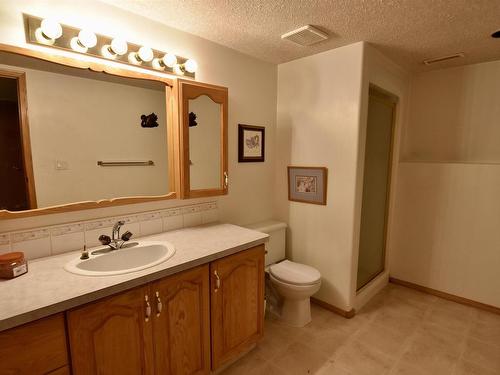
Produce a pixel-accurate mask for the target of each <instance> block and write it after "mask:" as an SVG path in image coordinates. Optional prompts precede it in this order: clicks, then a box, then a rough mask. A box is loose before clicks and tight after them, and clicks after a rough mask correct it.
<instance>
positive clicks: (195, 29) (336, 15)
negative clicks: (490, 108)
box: [103, 0, 500, 71]
mask: <svg viewBox="0 0 500 375" xmlns="http://www.w3.org/2000/svg"><path fill="white" fill-rule="evenodd" d="M103 1H104V2H106V3H109V4H112V5H115V6H117V7H119V8H122V9H124V10H127V11H130V12H132V13H136V14H139V15H141V16H144V17H147V18H151V19H154V20H156V21H159V22H161V23H164V24H166V25H168V26H171V27H174V28H176V29H180V30H183V31H186V32H189V33H192V34H195V35H198V36H200V37H203V38H205V39H208V40H211V41H214V42H216V43H219V44H222V45H224V46H227V47H230V48H233V49H235V50H238V51H240V52H243V53H246V54H248V55H252V56H254V57H256V58H259V59H261V60H265V61H269V62H273V63H283V62H286V61H290V60H294V59H297V58H299V57H303V56H308V55H313V54H315V53H318V52H322V51H326V50H329V49H332V48H337V47H340V46H343V45H346V44H351V43H354V42H359V41H367V42H370V43H372V44H373V45H375V46H376V47H377V48H378V49H379V50H380V51H382V52H383V53H385V54H386V55H387V56H388V57H390V58H391V59H393V60H394V61H395V62H397V63H398V64H400V65H402V66H404V67H406V68H407V69H409V70H412V71H416V70H426V69H429V68H427V67H425V66H424V65H423V64H422V60H424V59H426V58H432V57H439V56H443V55H449V54H452V53H455V52H464V53H465V55H466V57H465V58H463V59H458V60H456V61H449V62H443V63H438V64H435V65H433V66H432V68H436V67H445V66H454V65H463V64H470V63H475V62H482V61H489V60H495V59H500V39H493V38H491V37H490V34H491V33H492V32H493V31H496V30H499V29H500V0H399V1H398V0H309V1H306V0H302V1H301V0H267V1H266V0H103ZM305 24H311V25H314V26H317V27H319V28H320V29H322V30H324V31H327V32H328V33H329V34H330V39H329V40H327V41H325V42H321V43H319V44H317V45H313V46H309V47H303V46H299V45H295V44H293V43H292V42H289V41H282V40H281V38H280V36H281V34H284V33H286V32H288V31H291V30H293V29H295V28H297V27H300V26H303V25H305Z"/></svg>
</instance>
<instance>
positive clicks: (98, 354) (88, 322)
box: [67, 286, 154, 375]
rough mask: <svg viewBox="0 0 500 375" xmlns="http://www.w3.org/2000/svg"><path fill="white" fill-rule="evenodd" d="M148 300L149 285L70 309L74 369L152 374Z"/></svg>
mask: <svg viewBox="0 0 500 375" xmlns="http://www.w3.org/2000/svg"><path fill="white" fill-rule="evenodd" d="M146 299H147V300H146ZM148 302H150V296H149V287H147V286H145V287H139V288H135V289H132V290H130V291H128V292H124V293H121V294H118V295H116V296H112V297H109V298H105V299H103V300H100V301H98V302H94V303H91V304H88V305H85V306H83V307H78V308H76V309H74V310H70V311H69V312H68V313H67V320H68V333H69V343H70V349H71V361H72V368H73V372H72V373H73V374H74V375H80V374H82V375H91V374H100V375H108V374H109V375H115V374H120V375H150V374H153V373H154V367H153V366H154V364H153V358H154V351H153V340H152V317H151V315H150V312H151V310H150V309H148ZM150 306H151V305H149V307H150Z"/></svg>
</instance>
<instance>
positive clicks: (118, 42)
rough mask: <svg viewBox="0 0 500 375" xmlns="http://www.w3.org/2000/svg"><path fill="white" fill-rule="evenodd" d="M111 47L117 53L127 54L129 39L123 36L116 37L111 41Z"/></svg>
mask: <svg viewBox="0 0 500 375" xmlns="http://www.w3.org/2000/svg"><path fill="white" fill-rule="evenodd" d="M111 49H112V51H113V52H114V53H115V54H117V55H120V56H121V55H125V54H126V53H127V51H128V45H127V41H126V40H125V39H122V38H114V39H113V40H112V41H111Z"/></svg>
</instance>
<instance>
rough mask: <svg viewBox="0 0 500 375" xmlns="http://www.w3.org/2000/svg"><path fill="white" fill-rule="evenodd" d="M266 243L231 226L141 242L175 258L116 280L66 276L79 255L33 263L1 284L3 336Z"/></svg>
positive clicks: (0, 327) (257, 234)
mask: <svg viewBox="0 0 500 375" xmlns="http://www.w3.org/2000/svg"><path fill="white" fill-rule="evenodd" d="M267 238H268V235H267V234H264V233H261V232H257V231H254V230H250V229H246V228H242V227H239V226H236V225H231V224H212V225H207V226H200V227H193V228H184V229H179V230H175V231H171V232H165V233H161V234H157V235H154V236H148V237H143V238H141V239H143V240H155V241H168V242H170V243H171V244H173V245H174V246H175V249H176V251H175V254H174V256H172V258H170V259H168V260H167V261H166V262H164V263H162V264H159V265H157V266H154V267H151V268H148V269H145V270H142V271H137V272H133V273H128V274H123V275H116V276H80V275H75V274H72V273H69V272H68V271H66V270H64V268H63V267H64V265H65V264H66V263H67V262H68V261H69V260H71V259H74V258H75V257H78V256H79V252H71V253H65V254H61V255H57V256H52V257H47V258H41V259H37V260H33V261H31V262H29V265H28V267H29V271H28V273H27V274H25V275H22V276H20V277H18V278H15V279H12V280H2V281H0V331H3V330H6V329H8V328H12V327H15V326H18V325H21V324H24V323H27V322H30V321H33V320H36V319H40V318H43V317H46V316H49V315H52V314H55V313H58V312H61V311H65V310H68V309H71V308H73V307H76V306H79V305H82V304H85V303H88V302H91V301H95V300H97V299H99V298H102V297H106V296H109V295H112V294H115V293H118V292H122V291H125V290H127V289H131V288H133V287H136V286H139V285H143V284H146V283H148V282H150V281H154V280H158V279H160V278H163V277H165V276H168V275H172V274H174V273H177V272H180V271H184V270H186V269H189V268H192V267H195V266H198V265H201V264H205V263H208V262H211V261H213V260H215V259H219V258H222V257H224V256H227V255H230V254H234V253H236V252H238V251H241V250H245V249H248V248H251V247H253V246H257V245H260V244H262V243H264V242H266V241H267ZM118 251H119V250H118Z"/></svg>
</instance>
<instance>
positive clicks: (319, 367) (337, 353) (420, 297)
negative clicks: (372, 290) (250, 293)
mask: <svg viewBox="0 0 500 375" xmlns="http://www.w3.org/2000/svg"><path fill="white" fill-rule="evenodd" d="M312 314H313V321H312V322H311V323H310V324H309V325H307V326H306V327H304V328H291V327H287V326H283V325H281V324H280V323H279V322H278V321H276V320H272V319H266V327H265V336H264V339H263V340H262V341H261V342H260V343H259V344H258V346H257V347H256V348H255V349H254V350H253V351H251V352H250V353H249V354H247V355H246V356H245V357H243V358H242V359H240V360H239V361H237V362H236V363H234V364H233V365H232V366H230V367H229V368H228V369H227V370H225V371H224V372H223V375H233V374H249V375H259V374H262V375H264V374H266V375H283V374H286V375H294V374H316V375H336V374H339V375H365V374H366V375H377V374H390V375H395V374H398V375H403V374H404V375H423V374H431V375H448V374H449V375H465V374H468V375H493V374H500V315H495V314H491V313H488V312H485V311H480V310H477V309H475V308H472V307H468V306H464V305H460V304H457V303H454V302H449V301H446V300H443V299H440V298H437V297H434V296H431V295H428V294H424V293H420V292H417V291H414V290H412V289H408V288H404V287H400V286H397V285H394V284H389V285H388V286H387V287H386V288H385V289H384V290H383V291H382V292H380V293H379V294H378V295H377V296H376V297H375V298H374V299H373V300H372V301H370V303H369V304H368V305H367V306H366V307H365V308H363V309H362V310H361V311H359V312H358V314H357V315H356V316H355V317H354V318H353V319H349V320H347V319H344V318H342V317H340V316H338V315H336V314H333V313H331V312H329V311H327V310H324V309H322V308H320V307H318V306H315V305H313V306H312Z"/></svg>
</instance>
